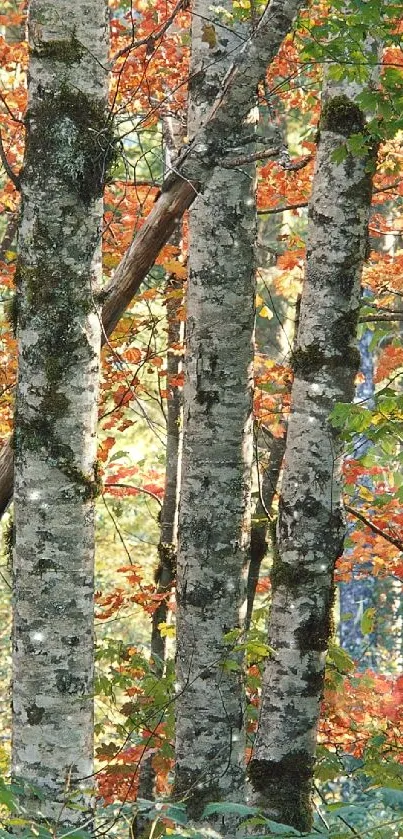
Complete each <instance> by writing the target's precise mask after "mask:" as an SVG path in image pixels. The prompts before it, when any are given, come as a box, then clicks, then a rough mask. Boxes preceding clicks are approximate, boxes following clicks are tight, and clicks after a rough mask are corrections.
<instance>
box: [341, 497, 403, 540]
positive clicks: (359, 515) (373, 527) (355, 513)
mask: <svg viewBox="0 0 403 839" xmlns="http://www.w3.org/2000/svg"><path fill="white" fill-rule="evenodd" d="M344 509H345V510H347V512H348V513H350V515H351V516H354V518H355V519H358V520H359V521H361V522H362V523H363V524H365V525H366V526H367V527H369V529H370V530H372V532H373V533H375V534H376V536H382V538H383V539H386V541H387V542H390V544H391V545H394V546H395V548H398V549H399V551H403V541H402V540H401V539H397V538H396V537H395V536H390V535H389V533H385V531H384V530H381V528H380V527H378V526H377V525H376V524H373V522H372V521H370V520H369V519H367V518H366V517H365V516H363V514H362V513H360V512H359V511H358V510H355V509H354V507H350V506H349V505H348V504H345V505H344Z"/></svg>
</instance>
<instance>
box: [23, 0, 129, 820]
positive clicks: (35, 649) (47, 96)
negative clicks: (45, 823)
mask: <svg viewBox="0 0 403 839" xmlns="http://www.w3.org/2000/svg"><path fill="white" fill-rule="evenodd" d="M106 13H107V9H106V4H105V2H104V0H86V2H85V4H84V5H83V3H82V2H80V0H59V2H58V3H57V4H55V3H52V2H49V0H31V3H30V6H29V19H28V32H29V47H30V61H29V89H28V110H27V116H26V127H27V145H26V154H25V160H24V169H23V174H22V178H21V186H22V217H21V225H20V233H19V258H18V270H17V289H18V292H17V301H18V352H19V369H18V388H17V417H16V427H15V526H16V545H15V557H14V628H13V746H12V771H13V775H14V777H16V778H19V779H20V780H21V782H23V783H24V784H26V785H27V786H26V794H25V805H26V807H27V809H28V812H29V813H30V814H31V816H34V817H38V816H39V817H41V818H44V819H48V820H49V821H50V822H51V823H53V824H54V823H56V824H59V825H62V826H63V828H66V827H68V826H73V825H77V824H85V822H86V821H88V819H90V818H91V809H92V796H91V792H90V791H89V788H91V786H92V785H93V783H92V778H91V776H92V771H93V768H92V767H93V765H92V752H93V743H92V739H93V550H94V534H93V498H94V496H95V494H96V490H97V471H96V421H97V392H98V359H99V348H100V314H99V312H98V311H97V307H96V303H95V297H94V295H95V294H96V292H97V284H98V281H99V279H100V273H101V259H100V256H101V254H100V235H101V222H102V192H103V186H104V179H105V170H106V167H107V165H108V160H109V159H110V157H111V153H112V148H113V146H112V141H113V138H112V125H111V122H110V119H109V117H108V112H107V86H106V85H107V71H106V67H107V48H108V26H107V14H106ZM36 791H37V792H38V795H40V796H41V797H40V798H38V797H37V794H36ZM70 801H72V802H73V803H74V804H75V805H77V804H78V805H80V806H81V807H82V810H80V809H71V808H70V806H69V802H70Z"/></svg>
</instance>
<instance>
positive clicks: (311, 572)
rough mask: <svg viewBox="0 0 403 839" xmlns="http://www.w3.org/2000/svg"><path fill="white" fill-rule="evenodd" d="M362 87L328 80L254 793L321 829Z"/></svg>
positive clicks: (359, 205) (362, 176) (355, 307)
mask: <svg viewBox="0 0 403 839" xmlns="http://www.w3.org/2000/svg"><path fill="white" fill-rule="evenodd" d="M358 92H359V87H358V86H357V84H356V83H353V84H352V85H350V84H349V83H348V82H347V81H345V82H339V83H338V84H337V83H334V82H330V81H329V82H328V84H327V85H326V87H325V91H324V102H323V106H322V116H321V121H320V139H319V144H318V154H317V160H316V168H315V174H314V182H313V193H312V198H311V201H310V207H309V226H308V245H307V266H306V275H305V282H304V288H303V294H302V301H301V312H300V324H299V329H298V336H297V345H296V348H295V350H294V351H293V353H292V364H293V368H294V383H293V387H292V398H291V414H290V419H289V423H288V432H287V443H286V453H285V459H284V468H283V480H282V485H281V494H280V503H279V518H278V526H277V556H276V557H275V559H274V565H273V571H272V590H273V598H272V607H271V614H270V621H269V631H268V643H269V644H270V646H271V647H272V648H273V649H274V651H275V652H274V653H273V655H272V656H271V658H270V659H268V661H267V664H266V668H265V674H264V681H263V691H262V706H261V713H260V720H259V727H258V732H257V737H256V743H255V747H254V751H253V757H252V761H251V763H250V766H249V777H250V781H251V785H252V788H253V794H252V800H253V802H254V803H255V804H257V805H258V806H260V807H262V809H263V810H264V811H265V812H266V813H267V814H268V815H270V816H271V817H272V818H274V819H276V820H277V821H280V822H283V823H286V824H290V825H292V826H294V827H296V828H298V829H300V830H309V828H310V825H311V804H310V796H311V784H312V772H313V765H314V756H315V747H316V732H317V724H318V718H319V710H320V701H321V697H322V690H323V679H324V668H325V657H326V649H327V643H328V638H329V633H330V631H331V621H332V605H333V570H334V565H335V561H336V559H337V557H338V556H339V555H340V553H341V552H342V550H343V539H344V534H345V523H344V516H343V506H342V496H341V483H340V464H341V444H340V441H339V440H338V438H337V434H336V431H335V429H334V428H333V427H332V425H331V423H330V421H329V414H330V412H331V410H332V408H333V406H334V405H335V403H336V402H339V401H343V402H348V401H350V400H351V399H352V398H353V395H354V377H355V374H356V372H357V370H358V366H359V352H358V350H357V348H356V346H355V332H356V324H357V319H358V312H359V303H360V276H361V268H362V263H363V260H364V258H365V253H366V247H367V225H368V216H369V207H370V202H371V190H372V183H371V175H370V174H369V171H368V169H369V167H370V166H371V165H372V164H373V163H374V158H375V154H376V152H375V151H374V150H369V152H368V154H367V155H366V156H365V157H354V156H353V155H352V154H348V155H347V157H346V159H345V160H344V161H343V162H342V163H340V164H336V163H335V162H334V160H333V153H334V152H335V150H336V149H338V148H339V146H340V145H341V144H342V143H344V142H345V141H346V139H347V138H348V137H350V136H351V135H352V134H354V133H356V132H361V131H363V132H364V133H365V117H364V114H363V113H362V111H361V110H360V108H359V107H358V106H357V105H356V104H355V102H354V98H355V96H356V95H357V93H358Z"/></svg>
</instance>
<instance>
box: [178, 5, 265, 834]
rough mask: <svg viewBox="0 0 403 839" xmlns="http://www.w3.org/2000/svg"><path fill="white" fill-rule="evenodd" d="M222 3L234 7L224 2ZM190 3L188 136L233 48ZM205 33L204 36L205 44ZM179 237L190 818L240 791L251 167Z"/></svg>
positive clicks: (223, 183)
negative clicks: (238, 632) (182, 251)
mask: <svg viewBox="0 0 403 839" xmlns="http://www.w3.org/2000/svg"><path fill="white" fill-rule="evenodd" d="M226 6H227V7H228V10H229V11H232V2H231V0H228V2H227V3H226ZM192 10H193V22H192V74H193V82H192V85H191V91H190V102H189V127H188V133H189V134H190V135H191V136H192V135H193V134H194V133H195V132H196V131H197V130H198V128H199V126H200V123H201V122H202V120H203V118H204V117H205V116H206V114H207V113H208V111H209V109H210V108H211V105H212V104H213V102H214V101H215V99H216V97H217V93H218V92H219V90H220V89H221V86H222V80H223V77H224V75H225V72H226V70H227V68H228V66H229V64H230V62H231V59H232V55H233V53H234V50H235V49H236V48H237V47H239V45H240V43H242V41H241V40H240V38H239V35H238V34H237V31H236V30H234V31H233V32H231V31H230V30H229V28H228V27H220V26H219V24H218V23H217V19H216V18H215V17H214V12H212V11H211V10H210V4H209V2H208V0H196V2H195V3H194V4H193V7H192ZM206 27H210V29H208V30H206ZM206 31H209V32H210V33H211V34H212V33H213V32H214V37H212V38H209V39H206ZM238 32H239V29H238ZM243 34H245V30H244V31H243ZM245 116H246V113H245ZM251 133H252V135H253V126H251V125H250V124H249V125H247V124H245V123H244V124H243V123H242V120H241V119H240V120H239V126H238V128H237V129H236V130H234V131H232V132H231V133H228V131H227V130H226V129H225V128H224V126H222V128H221V131H220V134H219V135H217V137H216V142H217V146H218V147H220V146H221V147H224V145H226V146H227V148H228V147H233V148H234V149H237V150H238V149H239V150H242V149H243V148H244V142H245V140H244V138H245V135H246V134H248V136H250V135H251ZM249 148H250V146H248V147H246V150H248V149H249ZM252 149H253V145H252ZM238 153H240V152H238ZM189 237H190V248H189V289H188V300H187V311H188V317H187V333H186V342H187V343H186V356H185V367H186V377H185V387H184V441H183V468H182V480H181V501H180V512H179V546H178V566H177V700H176V770H175V794H176V795H177V796H178V797H179V798H181V799H183V800H184V801H185V802H186V804H187V807H188V813H189V816H190V819H191V820H192V822H193V823H194V824H198V825H200V824H201V815H202V811H203V808H204V805H205V804H207V803H208V802H211V801H217V800H222V801H242V799H243V796H244V766H243V760H244V737H243V685H242V675H241V669H240V668H238V669H231V666H230V665H233V664H234V661H233V660H231V663H229V659H233V656H231V651H230V649H229V648H228V645H227V644H226V643H225V640H224V636H225V633H226V632H228V631H229V630H231V629H233V628H234V627H236V626H241V618H240V608H241V605H242V604H243V601H244V598H245V580H244V576H245V570H246V563H247V559H248V549H249V530H250V521H249V515H250V511H249V502H250V472H251V456H252V414H251V408H252V359H253V328H254V254H253V245H254V237H255V202H254V172H253V168H252V169H251V168H250V167H247V166H246V167H242V171H241V170H237V169H235V170H233V171H231V172H230V173H229V172H228V170H224V169H219V168H217V170H216V171H215V173H214V175H213V176H212V178H211V180H210V182H209V184H208V187H207V188H206V189H205V190H204V193H203V196H202V197H200V198H199V200H198V201H197V202H196V203H195V205H194V208H192V210H191V212H190V227H189ZM235 666H236V665H235ZM218 822H219V829H220V831H222V835H231V836H233V835H234V820H233V818H232V819H231V818H225V819H222V820H221V819H219V820H218V819H217V818H213V819H212V820H211V821H210V824H211V823H213V824H215V825H217V824H218ZM221 822H222V823H221Z"/></svg>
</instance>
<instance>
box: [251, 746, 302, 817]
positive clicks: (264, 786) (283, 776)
mask: <svg viewBox="0 0 403 839" xmlns="http://www.w3.org/2000/svg"><path fill="white" fill-rule="evenodd" d="M313 766H314V759H313V757H312V755H310V754H309V752H306V751H303V750H299V751H292V752H290V753H289V754H287V755H285V756H284V757H283V758H282V759H281V760H279V761H275V760H258V759H253V760H252V761H251V762H250V764H249V768H248V776H249V780H250V782H251V784H252V787H253V789H254V790H255V792H257V793H260V794H261V796H262V797H263V799H264V804H263V810H264V808H265V805H266V806H267V808H268V809H269V810H270V813H271V812H272V811H274V813H275V814H276V820H277V821H279V822H281V823H282V824H289V825H291V826H292V827H294V828H296V829H297V830H302V831H308V830H310V828H311V825H312V815H311V786H312V773H313ZM271 817H273V816H271Z"/></svg>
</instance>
